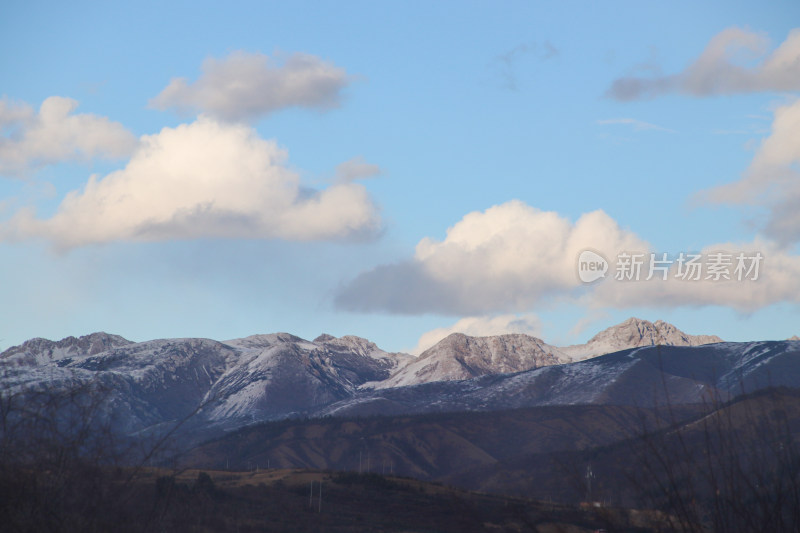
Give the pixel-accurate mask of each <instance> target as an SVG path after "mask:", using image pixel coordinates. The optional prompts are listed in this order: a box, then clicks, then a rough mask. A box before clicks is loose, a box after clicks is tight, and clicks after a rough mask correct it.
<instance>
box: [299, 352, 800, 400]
mask: <svg viewBox="0 0 800 533" xmlns="http://www.w3.org/2000/svg"><path fill="white" fill-rule="evenodd" d="M765 387H792V388H800V341H765V342H738V343H734V342H724V343H716V344H707V345H701V346H662V345H657V346H644V347H639V348H633V349H628V350H623V351H621V352H616V353H611V354H606V355H602V356H598V357H594V358H591V359H587V360H584V361H578V362H575V363H569V364H562V365H550V366H544V367H540V368H535V369H532V370H528V371H525V372H519V373H516V374H498V375H487V376H482V377H478V378H473V379H469V380H464V381H439V382H430V383H423V384H419V385H414V386H410V387H397V388H387V389H376V390H362V391H360V392H359V393H358V394H356V395H354V396H353V397H350V398H347V399H344V400H342V401H340V402H337V403H334V404H331V405H328V406H325V407H324V408H322V409H321V410H320V411H318V412H316V413H314V416H355V415H360V416H366V415H374V414H379V413H380V414H392V415H394V414H412V413H430V412H443V411H476V410H478V411H491V410H502V409H512V408H521V407H534V406H542V405H582V404H601V405H634V406H644V407H652V406H661V407H665V406H667V405H671V406H673V407H674V406H677V405H681V404H698V403H703V402H713V401H727V400H728V399H730V398H733V397H735V396H738V395H740V394H743V393H749V392H753V391H756V390H759V389H762V388H765Z"/></svg>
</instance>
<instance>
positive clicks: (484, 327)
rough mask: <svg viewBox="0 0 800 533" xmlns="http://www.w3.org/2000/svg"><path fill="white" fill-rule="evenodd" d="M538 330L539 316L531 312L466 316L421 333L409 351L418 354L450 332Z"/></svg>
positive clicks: (537, 332) (478, 334)
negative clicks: (452, 322) (448, 324)
mask: <svg viewBox="0 0 800 533" xmlns="http://www.w3.org/2000/svg"><path fill="white" fill-rule="evenodd" d="M540 332H541V323H540V321H539V318H538V317H537V316H536V315H533V314H523V315H514V314H510V315H498V316H473V317H466V318H462V319H461V320H459V321H458V322H456V323H455V324H453V325H451V326H448V327H444V328H436V329H433V330H431V331H428V332H426V333H423V334H422V335H421V336H420V338H419V341H418V342H417V346H416V347H415V348H414V349H413V350H411V353H412V354H414V355H419V354H421V353H422V352H424V351H425V350H427V349H428V348H430V347H431V346H433V345H434V344H436V343H437V342H439V341H440V340H442V339H444V338H445V337H447V336H448V335H450V334H452V333H463V334H465V335H470V336H472V337H486V336H489V335H504V334H506V333H524V334H526V335H533V336H538V335H540Z"/></svg>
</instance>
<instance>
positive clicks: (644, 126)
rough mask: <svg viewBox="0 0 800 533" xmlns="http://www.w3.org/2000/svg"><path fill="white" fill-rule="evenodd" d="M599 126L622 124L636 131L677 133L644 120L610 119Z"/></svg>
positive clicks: (598, 122) (602, 121)
mask: <svg viewBox="0 0 800 533" xmlns="http://www.w3.org/2000/svg"><path fill="white" fill-rule="evenodd" d="M597 124H599V125H601V126H608V125H614V124H622V125H626V126H630V127H632V128H633V129H634V130H636V131H647V130H656V131H666V132H669V133H675V130H671V129H669V128H664V127H661V126H656V125H655V124H651V123H649V122H645V121H643V120H637V119H635V118H609V119H605V120H598V121H597Z"/></svg>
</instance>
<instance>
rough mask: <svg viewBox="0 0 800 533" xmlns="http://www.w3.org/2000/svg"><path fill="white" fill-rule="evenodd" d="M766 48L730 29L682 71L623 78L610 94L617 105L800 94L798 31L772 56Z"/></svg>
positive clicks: (762, 41) (758, 38)
mask: <svg viewBox="0 0 800 533" xmlns="http://www.w3.org/2000/svg"><path fill="white" fill-rule="evenodd" d="M768 44H769V41H768V39H767V38H766V37H765V36H764V35H761V34H757V33H753V32H750V31H747V30H743V29H740V28H727V29H725V30H723V31H722V32H720V33H718V34H717V35H715V36H714V37H713V38H712V39H711V41H710V42H709V43H708V45H707V46H706V49H705V50H704V51H703V53H702V54H700V57H698V58H697V59H696V60H695V61H694V63H692V64H691V65H689V67H687V68H686V69H685V70H684V71H683V72H680V73H678V74H673V75H670V76H660V77H653V78H643V77H624V78H619V79H617V80H615V81H614V83H613V84H612V86H611V88H610V89H609V90H608V94H609V96H611V97H612V98H616V99H618V100H637V99H641V98H652V97H655V96H658V95H660V94H664V93H669V92H681V93H686V94H691V95H693V96H709V95H714V94H734V93H747V92H756V91H798V90H800V28H798V29H794V30H792V31H791V32H789V36H788V37H787V38H786V40H785V41H784V42H783V43H782V44H781V45H780V46H779V47H778V48H777V49H775V50H774V51H772V53H767V49H768ZM754 60H755V62H754ZM753 63H754V64H753Z"/></svg>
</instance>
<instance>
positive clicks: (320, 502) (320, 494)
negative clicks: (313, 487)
mask: <svg viewBox="0 0 800 533" xmlns="http://www.w3.org/2000/svg"><path fill="white" fill-rule="evenodd" d="M317 512H318V513H321V512H322V480H321V479H320V480H319V511H317Z"/></svg>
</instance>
